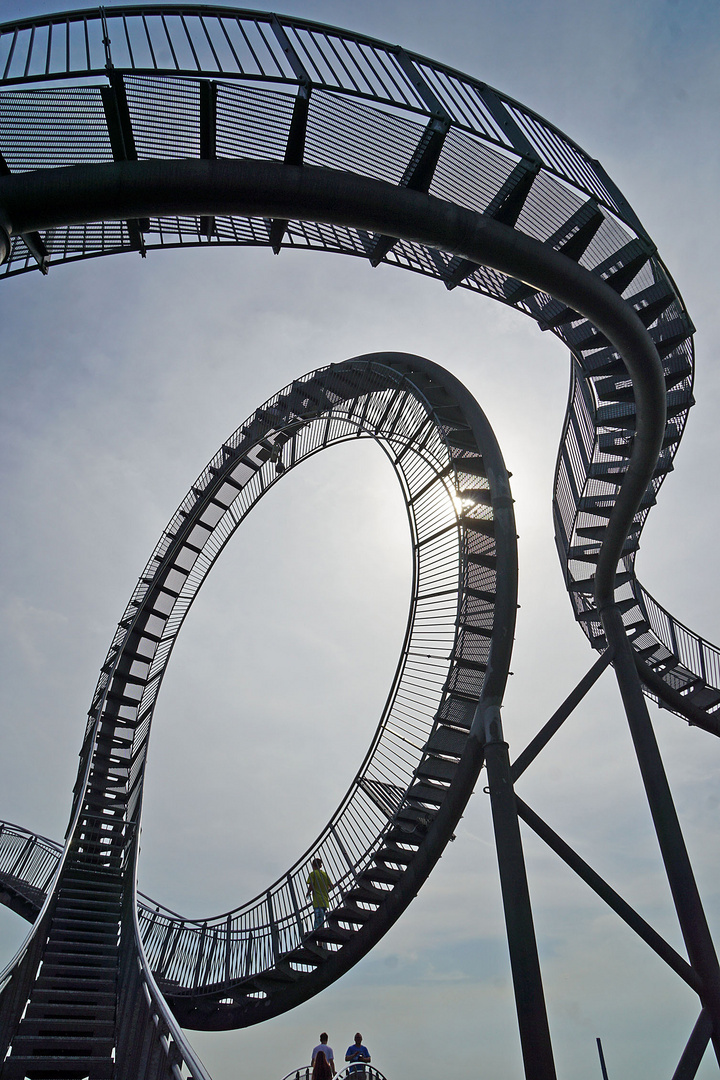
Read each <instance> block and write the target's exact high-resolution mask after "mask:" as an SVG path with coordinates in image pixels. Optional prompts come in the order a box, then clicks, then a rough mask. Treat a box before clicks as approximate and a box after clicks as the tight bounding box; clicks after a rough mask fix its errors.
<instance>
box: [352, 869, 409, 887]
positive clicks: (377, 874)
mask: <svg viewBox="0 0 720 1080" xmlns="http://www.w3.org/2000/svg"><path fill="white" fill-rule="evenodd" d="M402 875H403V871H402V870H395V869H394V868H393V869H391V868H390V867H389V866H377V865H376V866H368V867H367V868H366V869H365V870H363V872H362V874H360V875H359V876H358V881H359V882H361V883H364V882H366V881H367V882H369V883H370V884H371V885H372V883H373V882H374V881H379V882H381V883H382V884H384V885H397V883H398V881H399V880H400V878H401V877H402Z"/></svg>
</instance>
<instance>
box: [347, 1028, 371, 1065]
mask: <svg viewBox="0 0 720 1080" xmlns="http://www.w3.org/2000/svg"><path fill="white" fill-rule="evenodd" d="M345 1060H346V1061H353V1062H356V1063H357V1064H354V1065H351V1066H350V1068H349V1069H348V1072H350V1073H364V1072H365V1066H366V1065H367V1064H368V1062H369V1061H370V1052H369V1050H368V1048H367V1046H363V1044H362V1035H361V1034H360V1032H359V1031H358V1033H357V1034H356V1036H355V1042H354V1043H353V1045H352V1046H348V1049H347V1054H346V1055H345Z"/></svg>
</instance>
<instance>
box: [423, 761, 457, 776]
mask: <svg viewBox="0 0 720 1080" xmlns="http://www.w3.org/2000/svg"><path fill="white" fill-rule="evenodd" d="M456 772H457V762H455V761H447V760H446V759H444V758H438V757H428V758H426V759H425V760H424V761H423V762H422V763H421V764H420V765H419V766H418V769H417V775H418V777H422V778H424V779H426V780H448V781H449V780H452V779H453V777H454V776H455V773H456Z"/></svg>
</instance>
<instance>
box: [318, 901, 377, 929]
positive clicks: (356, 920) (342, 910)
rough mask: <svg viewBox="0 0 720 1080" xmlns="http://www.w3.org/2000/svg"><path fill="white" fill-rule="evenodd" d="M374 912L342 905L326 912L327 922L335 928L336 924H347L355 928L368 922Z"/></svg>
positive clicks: (352, 905)
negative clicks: (351, 924)
mask: <svg viewBox="0 0 720 1080" xmlns="http://www.w3.org/2000/svg"><path fill="white" fill-rule="evenodd" d="M374 914H375V912H374V911H365V910H364V909H363V908H359V907H356V906H355V905H354V904H343V905H342V906H341V907H339V908H334V909H333V910H332V911H330V912H328V917H327V921H328V922H329V923H330V925H331V926H335V925H336V924H337V923H341V922H348V923H353V924H354V925H357V926H362V925H364V923H366V922H368V921H369V920H370V919H371V918H372V917H373V915H374Z"/></svg>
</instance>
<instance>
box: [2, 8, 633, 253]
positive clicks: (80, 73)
mask: <svg viewBox="0 0 720 1080" xmlns="http://www.w3.org/2000/svg"><path fill="white" fill-rule="evenodd" d="M110 71H115V72H121V73H127V74H132V73H135V74H143V75H147V74H153V75H165V76H173V75H178V76H196V77H201V78H214V77H216V76H222V77H223V78H228V79H243V80H248V81H254V80H268V81H272V82H274V83H278V84H283V83H288V84H291V85H295V86H297V85H298V84H299V85H300V86H305V87H310V86H312V87H316V88H318V89H322V90H328V91H333V92H341V93H343V94H347V95H350V96H355V97H359V98H369V99H372V100H374V101H378V102H382V103H383V104H385V105H389V106H394V107H396V108H399V109H402V110H408V111H410V112H415V113H418V114H425V115H431V116H433V117H435V118H436V119H437V120H439V121H440V122H441V123H442V122H451V123H452V124H453V125H455V126H456V127H458V128H461V129H464V130H467V131H469V132H473V133H474V134H477V135H479V136H480V137H481V138H483V139H484V140H486V141H488V142H490V143H493V144H494V145H496V146H497V147H498V148H500V149H502V150H504V151H507V152H509V153H511V154H520V155H521V156H522V157H523V158H525V159H527V161H528V162H530V163H536V164H537V165H540V164H542V166H543V167H544V168H545V169H547V170H549V171H550V172H553V173H555V174H556V175H557V176H559V177H562V178H563V179H564V180H566V181H567V182H568V183H570V184H571V185H572V186H573V187H576V188H579V189H580V190H582V191H584V192H585V193H586V194H587V195H588V197H591V198H594V199H597V200H598V201H599V202H600V203H601V204H602V205H604V206H606V207H607V209H608V210H610V211H611V212H612V213H613V214H615V215H617V216H618V217H619V218H620V219H621V220H623V221H625V223H626V224H627V225H629V226H630V228H632V229H633V230H634V231H635V232H636V233H637V234H638V235H646V234H645V233H644V230H643V228H642V225H641V224H640V222H639V220H638V218H637V216H636V214H635V213H634V211H633V210H632V208H631V207H630V205H629V204H628V202H627V200H626V199H625V198H624V197H623V196H622V194H621V192H620V191H619V190H618V188H617V187H616V185H615V184H614V183H613V182H612V180H611V179H610V178H609V177H608V176H607V174H606V173H605V170H604V169H603V168H602V166H601V165H600V163H599V162H598V161H596V160H595V159H593V158H591V157H590V156H589V155H588V154H587V153H586V152H585V151H584V150H583V149H582V148H581V147H580V146H579V145H578V144H577V143H576V142H574V141H573V140H572V139H571V138H569V137H568V136H567V135H566V134H564V132H562V131H560V130H559V128H557V127H555V126H554V125H553V124H551V123H550V122H549V121H547V120H546V119H544V118H543V117H542V116H540V115H539V114H538V113H536V112H534V111H533V110H532V109H529V108H528V107H527V106H525V105H522V104H521V103H520V102H518V101H516V100H514V99H513V98H511V97H509V96H508V95H506V94H503V93H502V92H501V91H499V90H496V89H494V88H492V87H490V86H488V85H487V83H484V82H482V81H481V80H479V79H477V78H473V77H472V76H469V75H466V74H464V73H462V72H460V71H457V70H456V69H454V68H450V67H448V66H446V65H443V64H440V63H438V62H437V61H435V60H432V59H430V58H429V57H426V56H422V55H420V54H417V53H412V52H410V51H407V50H405V49H402V48H400V47H399V46H396V45H391V44H388V43H387V42H383V41H381V40H378V39H375V38H371V37H368V36H366V35H363V34H358V33H355V32H351V31H347V30H340V29H338V28H335V27H328V26H326V25H323V24H321V23H317V22H313V21H311V20H308V19H302V18H298V17H294V16H284V15H277V14H274V13H269V12H262V11H252V10H247V9H242V8H234V7H219V6H214V5H201V4H184V5H183V6H182V8H178V7H174V6H169V5H164V4H141V5H121V6H117V7H113V8H111V9H98V8H95V9H93V8H84V9H81V10H76V11H68V12H62V13H56V14H48V15H43V16H37V17H30V18H25V19H21V20H17V21H14V22H12V23H5V24H2V25H0V72H1V73H2V74H1V76H0V84H2V83H4V84H6V85H9V86H10V85H13V86H14V85H28V84H33V83H40V82H45V81H49V80H52V81H58V80H66V79H79V78H84V77H87V76H89V75H105V74H107V73H108V72H110Z"/></svg>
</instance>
